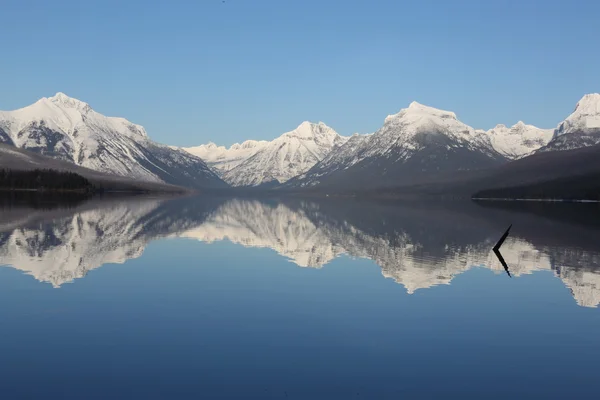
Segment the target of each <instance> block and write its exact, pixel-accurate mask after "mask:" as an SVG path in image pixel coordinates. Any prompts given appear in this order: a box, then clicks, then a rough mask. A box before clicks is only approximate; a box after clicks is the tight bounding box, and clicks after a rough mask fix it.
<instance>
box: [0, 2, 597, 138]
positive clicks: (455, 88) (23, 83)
mask: <svg viewBox="0 0 600 400" xmlns="http://www.w3.org/2000/svg"><path fill="white" fill-rule="evenodd" d="M1 13H2V32H3V34H2V39H3V40H2V47H1V48H2V53H3V57H2V62H1V63H0V73H1V75H0V79H1V82H2V85H1V86H0V87H1V89H2V90H0V109H3V110H10V109H15V108H19V107H22V106H25V105H28V104H30V103H33V102H34V101H35V100H37V99H38V98H40V97H44V96H51V95H53V94H54V93H56V92H57V91H62V92H65V93H67V94H68V95H70V96H72V97H76V98H79V99H81V100H84V101H87V102H88V103H90V105H91V106H92V107H93V108H94V109H96V110H97V111H99V112H101V113H103V114H106V115H113V116H122V117H125V118H127V119H129V120H131V121H133V122H136V123H139V124H142V125H144V126H145V127H146V129H147V130H148V132H149V134H150V136H151V137H152V138H153V139H155V140H157V141H160V142H166V143H169V144H173V145H195V144H201V143H204V142H207V141H214V142H216V143H219V144H226V145H229V144H231V143H233V142H236V141H242V140H245V139H248V138H254V139H272V138H274V137H276V136H278V135H279V134H281V133H283V132H285V131H288V130H291V129H293V128H295V127H296V126H297V125H298V124H300V122H302V121H303V120H312V121H324V122H325V123H327V124H328V125H330V126H332V127H333V128H335V129H336V130H337V131H338V132H340V133H342V134H352V133H354V132H363V133H367V132H372V131H374V130H376V129H377V128H379V127H380V126H381V124H382V123H383V119H384V118H385V116H386V115H388V114H391V113H395V112H397V111H398V110H399V109H401V108H403V107H406V106H407V105H408V104H409V103H410V102H411V101H413V100H416V101H419V102H421V103H424V104H427V105H431V106H434V107H437V108H443V109H448V110H452V111H454V112H456V113H457V115H458V117H459V118H460V119H461V120H462V121H464V122H465V123H468V124H470V125H472V126H474V127H476V128H486V129H487V128H491V127H492V126H494V125H496V124H497V123H504V124H514V123H516V122H517V121H518V120H524V121H525V122H527V123H531V124H534V125H538V126H541V127H554V126H555V125H556V124H557V123H558V122H559V121H560V120H562V119H563V118H564V117H566V116H567V115H568V114H569V113H570V112H571V111H572V109H573V108H574V106H575V103H576V102H577V100H579V99H580V98H581V97H582V96H583V94H585V93H590V92H598V91H600V73H599V72H600V51H599V50H600V44H599V42H598V40H599V38H600V25H599V24H598V15H600V2H598V1H595V0H589V1H584V0H579V1H575V0H574V1H554V0H543V1H542V0H540V1H533V0H520V1H512V0H507V1H498V0H495V1H492V0H490V1H484V0H477V1H475V0H456V1H445V0H439V1H418V2H417V1H410V2H403V1H398V0H396V1H377V0H370V1H367V0H364V1H363V0H357V1H351V0H346V1H337V0H320V1H316V0H304V1H300V0H296V1H291V0H290V1H287V0H226V2H225V3H223V2H222V0H214V1H213V0H199V1H170V2H166V1H160V2H158V1H156V2H155V1H138V0H131V1H112V0H110V1H98V2H84V1H71V0H62V1H53V2H49V1H29V0H18V1H16V0H4V1H3V2H2V12H1Z"/></svg>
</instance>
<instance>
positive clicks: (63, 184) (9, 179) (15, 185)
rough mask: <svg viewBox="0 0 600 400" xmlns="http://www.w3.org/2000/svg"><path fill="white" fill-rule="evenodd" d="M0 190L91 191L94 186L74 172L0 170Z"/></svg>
mask: <svg viewBox="0 0 600 400" xmlns="http://www.w3.org/2000/svg"><path fill="white" fill-rule="evenodd" d="M0 188H1V189H4V190H54V191H86V192H87V191H93V190H94V185H93V184H92V183H91V182H90V181H89V180H87V179H86V178H84V177H83V176H81V175H79V174H76V173H74V172H68V171H57V170H52V169H34V170H29V171H18V170H11V169H0Z"/></svg>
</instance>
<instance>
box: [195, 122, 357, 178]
mask: <svg viewBox="0 0 600 400" xmlns="http://www.w3.org/2000/svg"><path fill="white" fill-rule="evenodd" d="M346 139H347V138H345V137H343V136H340V135H339V134H338V133H337V132H335V131H334V130H333V129H332V128H330V127H328V126H327V125H325V124H324V123H322V122H319V123H318V124H315V123H311V122H303V123H302V124H300V126H298V127H297V128H296V129H294V130H293V131H290V132H286V133H284V134H283V135H281V136H280V137H278V138H277V139H274V140H272V141H270V142H265V141H246V142H244V143H242V144H241V145H237V144H236V145H233V146H232V147H230V148H229V149H226V148H224V147H219V146H216V145H214V144H212V143H211V144H208V145H203V146H198V147H195V148H187V149H186V150H187V151H189V152H191V153H192V154H197V155H201V156H203V158H204V159H206V160H209V161H208V162H209V163H210V164H211V165H212V166H213V167H214V168H215V169H216V170H217V171H219V173H220V174H221V177H222V178H223V179H224V180H225V181H226V182H227V183H229V184H230V185H232V186H258V185H262V184H273V183H282V182H285V181H287V180H289V179H290V178H292V177H294V176H296V175H299V174H302V173H304V172H306V171H307V170H308V169H310V168H311V167H312V166H313V165H315V164H316V163H317V162H319V161H320V160H322V159H323V158H324V157H325V156H326V155H327V154H329V152H330V151H331V150H332V149H333V148H334V147H336V146H340V145H342V144H343V143H344V142H345V141H346Z"/></svg>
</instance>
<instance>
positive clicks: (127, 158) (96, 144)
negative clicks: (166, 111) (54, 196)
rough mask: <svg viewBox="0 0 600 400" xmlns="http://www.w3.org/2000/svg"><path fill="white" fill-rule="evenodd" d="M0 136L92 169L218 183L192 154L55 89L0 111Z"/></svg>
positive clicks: (184, 182) (201, 183) (199, 183)
mask: <svg viewBox="0 0 600 400" xmlns="http://www.w3.org/2000/svg"><path fill="white" fill-rule="evenodd" d="M0 140H1V141H3V142H5V143H8V144H12V145H14V146H16V147H19V148H22V149H25V150H29V151H33V152H37V153H40V154H43V155H46V156H50V157H52V158H56V159H60V160H65V161H69V162H72V163H75V164H77V165H80V166H83V167H87V168H90V169H93V170H97V171H101V172H106V173H112V174H115V175H120V176H127V177H131V178H135V179H140V180H144V181H154V182H166V183H172V184H177V185H182V186H192V187H204V186H223V185H224V183H223V182H222V181H221V180H220V179H219V178H218V176H217V175H216V174H215V173H214V172H213V171H212V170H211V169H210V168H209V167H208V166H207V165H206V164H205V163H204V162H203V161H202V160H201V159H200V158H198V157H195V156H193V155H191V154H189V153H187V152H185V151H183V150H177V149H172V148H170V147H168V146H165V145H161V144H158V143H155V142H153V141H152V140H150V139H149V138H148V135H147V133H146V130H145V129H144V128H143V127H142V126H140V125H136V124H134V123H131V122H129V121H127V120H126V119H124V118H116V117H106V116H104V115H102V114H99V113H97V112H96V111H94V110H93V109H92V108H91V107H90V106H89V105H88V104H87V103H84V102H82V101H80V100H77V99H74V98H71V97H68V96H67V95H65V94H64V93H57V94H56V95H55V96H53V97H49V98H45V97H44V98H42V99H40V100H38V101H37V102H36V103H34V104H32V105H30V106H27V107H24V108H21V109H18V110H14V111H0Z"/></svg>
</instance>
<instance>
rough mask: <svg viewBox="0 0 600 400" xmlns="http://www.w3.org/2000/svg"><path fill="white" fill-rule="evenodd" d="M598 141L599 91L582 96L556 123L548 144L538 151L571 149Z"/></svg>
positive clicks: (599, 141) (599, 123)
mask: <svg viewBox="0 0 600 400" xmlns="http://www.w3.org/2000/svg"><path fill="white" fill-rule="evenodd" d="M599 143H600V93H591V94H586V95H585V96H583V98H582V99H581V100H579V102H577V105H576V106H575V110H574V111H573V113H571V115H569V116H568V117H567V118H566V119H565V120H564V121H562V122H561V123H560V124H558V127H557V128H556V129H555V130H554V136H553V138H552V140H551V141H550V143H548V145H546V146H544V147H543V148H541V149H540V151H556V150H571V149H577V148H581V147H589V146H594V145H596V144H599Z"/></svg>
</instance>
